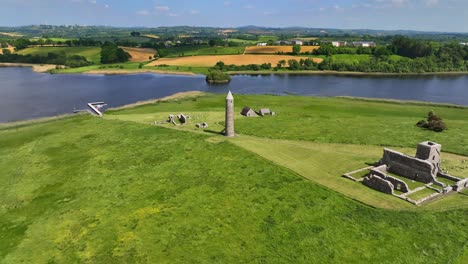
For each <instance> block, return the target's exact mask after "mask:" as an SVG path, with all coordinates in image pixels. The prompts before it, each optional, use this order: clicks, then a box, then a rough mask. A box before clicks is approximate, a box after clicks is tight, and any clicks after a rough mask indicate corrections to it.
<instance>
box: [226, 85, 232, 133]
mask: <svg viewBox="0 0 468 264" xmlns="http://www.w3.org/2000/svg"><path fill="white" fill-rule="evenodd" d="M225 121H226V127H225V129H224V135H225V136H226V137H233V136H234V97H233V96H232V93H231V91H229V92H228V94H227V96H226V120H225Z"/></svg>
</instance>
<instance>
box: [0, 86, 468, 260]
mask: <svg viewBox="0 0 468 264" xmlns="http://www.w3.org/2000/svg"><path fill="white" fill-rule="evenodd" d="M235 97H236V105H237V106H238V107H239V109H236V110H239V111H240V108H241V107H242V106H243V105H244V104H249V105H251V106H252V107H256V106H257V105H265V103H266V102H276V104H277V105H274V106H275V108H276V106H279V103H280V99H282V100H284V101H283V104H285V103H286V102H288V105H289V107H291V108H293V109H294V107H295V106H294V103H295V102H296V103H297V102H298V101H299V102H300V101H301V100H299V99H298V97H292V96H290V97H274V96H238V95H235ZM334 100H336V101H334ZM306 101H307V102H309V103H310V104H312V105H316V104H318V105H319V106H322V107H323V105H321V104H320V103H322V104H325V103H326V104H329V105H330V106H332V105H334V106H335V108H336V109H338V115H339V114H340V111H339V109H340V107H344V106H346V105H347V106H348V107H350V108H352V106H353V105H354V103H356V101H352V100H345V99H324V98H321V99H319V98H304V101H303V102H302V103H303V104H304V103H305V102H306ZM358 102H359V103H361V104H365V103H367V106H368V107H369V109H368V110H367V111H372V110H373V108H377V109H387V110H388V108H389V107H390V108H391V106H401V105H393V104H388V103H379V104H377V105H374V104H376V103H374V102H363V101H358ZM223 103H224V96H222V95H208V96H206V97H198V98H191V99H179V100H173V101H169V102H160V103H156V104H149V105H144V106H141V107H136V108H131V109H124V110H116V111H112V112H109V113H108V114H107V115H106V117H105V118H102V119H101V118H94V117H90V116H77V117H72V118H67V119H63V120H57V121H54V120H50V121H48V122H46V123H40V124H31V125H23V126H17V127H4V128H2V129H0V168H2V169H1V170H0V230H1V231H0V241H2V243H0V262H1V263H21V262H22V263H213V262H217V263H258V262H263V263H314V262H316V261H317V260H320V263H447V262H449V261H450V262H451V261H453V262H458V263H465V262H466V256H467V254H466V250H467V249H466V241H467V239H468V230H467V229H466V226H467V225H468V219H467V218H466V215H467V213H468V209H466V207H464V206H466V205H467V204H466V201H467V198H468V197H467V196H465V195H461V194H454V195H451V196H449V197H447V198H444V199H440V200H437V201H434V202H433V203H429V204H427V205H424V206H423V207H421V208H419V207H416V206H413V205H411V204H409V203H407V202H404V201H401V200H399V199H396V198H395V197H392V196H390V195H384V194H382V193H379V192H377V191H374V190H371V189H369V188H367V187H365V186H363V185H362V184H359V183H355V182H353V181H350V180H347V179H344V178H342V177H340V174H341V173H342V172H347V171H351V170H354V169H357V168H359V167H364V166H366V165H365V163H366V162H373V161H375V160H376V159H377V158H379V157H380V155H381V147H380V146H372V145H362V146H358V145H343V144H341V142H337V143H333V144H328V143H326V144H325V143H320V142H312V141H309V142H304V141H292V140H270V139H268V138H263V139H262V138H256V137H249V136H245V135H241V136H239V137H236V138H233V139H231V140H226V139H225V138H224V137H221V136H218V135H216V134H213V133H204V134H203V132H200V131H199V132H200V133H190V132H194V131H195V130H194V128H193V127H191V126H189V125H187V126H186V127H182V126H180V127H177V129H167V128H169V127H171V126H167V125H166V127H157V126H154V125H150V124H151V123H152V122H154V121H156V120H159V119H161V118H164V119H165V115H166V114H167V113H180V112H183V113H187V114H190V115H191V116H192V117H193V121H198V120H207V121H208V122H209V125H210V128H212V130H214V131H216V130H219V129H220V128H221V127H222V123H218V124H216V122H217V120H219V119H222V115H223V111H222V105H223ZM268 106H270V105H268ZM414 107H415V106H414ZM419 107H421V108H424V107H425V106H419ZM272 108H273V107H272ZM318 108H320V107H318ZM306 109H307V108H306ZM274 110H276V109H274ZM354 111H356V110H354ZM460 111H465V110H460ZM332 112H334V111H332V110H330V113H332ZM277 113H278V115H277V116H276V117H271V118H270V117H269V118H241V117H239V116H238V115H237V117H238V118H237V120H236V129H237V131H238V132H239V133H243V132H244V130H247V129H246V128H245V127H244V126H242V125H240V124H242V123H243V122H246V124H250V125H252V124H255V123H263V125H264V126H268V125H269V126H270V127H269V128H268V129H270V130H272V131H275V130H276V129H278V128H281V126H278V125H274V126H272V125H271V124H272V123H268V122H267V123H265V121H264V120H274V119H275V118H277V117H280V114H281V113H280V112H277ZM283 114H284V112H283ZM320 114H323V113H320ZM381 114H382V112H379V111H377V112H376V113H375V117H374V118H376V119H378V118H379V117H380V115H381ZM389 116H390V114H388V115H386V117H389ZM448 116H450V115H448ZM116 119H121V120H116ZM448 119H450V118H448ZM304 120H306V118H304ZM332 120H335V122H336V120H337V119H332ZM338 120H339V119H338ZM389 120H392V119H391V118H389ZM130 121H132V122H130ZM238 124H239V125H238ZM391 124H394V123H391ZM171 128H173V127H171ZM178 129H181V130H182V131H180V130H178ZM265 129H266V128H265ZM303 129H305V130H313V129H314V128H313V126H304V127H303ZM183 130H185V131H183ZM262 131H264V130H262ZM381 135H382V134H381ZM384 135H385V134H384ZM355 136H356V134H353V133H350V137H351V138H353V137H355ZM390 136H391V135H390ZM370 142H375V141H372V140H371V141H370ZM403 143H404V142H403ZM411 147H414V146H412V145H411ZM400 150H401V149H400ZM403 150H405V149H403ZM407 150H408V151H409V149H407ZM444 154H445V153H444ZM457 157H458V156H457ZM356 167H357V168H356ZM337 173H338V175H336V174H337ZM315 182H317V183H319V184H316V183H315ZM323 186H325V187H323ZM335 188H337V189H335ZM360 190H362V191H364V192H365V195H366V196H367V199H369V200H374V202H378V203H380V204H387V205H388V208H392V209H398V210H384V209H376V208H373V207H370V206H367V205H365V204H363V203H361V202H359V201H356V200H354V199H349V198H347V196H350V197H352V195H351V194H352V193H358V192H359V191H360ZM340 192H349V193H348V194H347V196H344V195H342V194H340ZM355 199H356V198H355ZM462 202H465V205H463V204H462V206H461V207H460V204H461V203H462ZM457 206H458V207H457ZM450 208H459V209H456V210H454V209H450ZM401 209H405V210H401ZM441 210H443V212H442V211H441ZM402 245H405V246H402Z"/></svg>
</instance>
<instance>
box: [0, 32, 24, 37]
mask: <svg viewBox="0 0 468 264" xmlns="http://www.w3.org/2000/svg"><path fill="white" fill-rule="evenodd" d="M0 35H4V36H7V37H22V36H23V35H21V34H18V33H14V32H0Z"/></svg>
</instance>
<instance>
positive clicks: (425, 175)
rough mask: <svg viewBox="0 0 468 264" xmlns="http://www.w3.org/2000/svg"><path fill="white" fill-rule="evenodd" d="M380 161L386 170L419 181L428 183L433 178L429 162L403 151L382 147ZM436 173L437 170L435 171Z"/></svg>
mask: <svg viewBox="0 0 468 264" xmlns="http://www.w3.org/2000/svg"><path fill="white" fill-rule="evenodd" d="M382 163H383V164H385V165H387V167H388V171H389V172H392V173H395V174H398V175H401V176H403V177H405V178H408V179H412V180H415V181H419V182H424V183H430V182H432V181H434V180H435V175H433V174H432V173H433V171H434V169H433V166H432V164H431V163H430V162H427V161H424V160H420V159H417V158H413V157H410V156H407V155H405V154H403V153H400V152H396V151H393V150H389V149H384V155H383V158H382ZM435 173H437V172H435Z"/></svg>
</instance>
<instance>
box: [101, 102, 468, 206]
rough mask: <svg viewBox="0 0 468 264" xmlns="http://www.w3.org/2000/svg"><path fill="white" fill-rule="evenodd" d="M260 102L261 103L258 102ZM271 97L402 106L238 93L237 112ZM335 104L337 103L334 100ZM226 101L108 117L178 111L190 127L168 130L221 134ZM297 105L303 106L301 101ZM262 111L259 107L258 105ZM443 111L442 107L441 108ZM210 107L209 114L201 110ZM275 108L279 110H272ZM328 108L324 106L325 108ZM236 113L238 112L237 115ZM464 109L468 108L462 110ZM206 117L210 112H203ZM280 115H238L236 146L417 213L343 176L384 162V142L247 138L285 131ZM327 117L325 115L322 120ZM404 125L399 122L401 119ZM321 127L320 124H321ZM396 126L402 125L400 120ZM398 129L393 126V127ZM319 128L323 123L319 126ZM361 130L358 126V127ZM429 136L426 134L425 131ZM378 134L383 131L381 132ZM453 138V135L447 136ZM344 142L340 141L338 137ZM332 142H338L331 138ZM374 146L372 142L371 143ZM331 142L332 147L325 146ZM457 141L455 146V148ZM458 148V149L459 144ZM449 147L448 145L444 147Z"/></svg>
mask: <svg viewBox="0 0 468 264" xmlns="http://www.w3.org/2000/svg"><path fill="white" fill-rule="evenodd" d="M245 98H250V99H252V100H254V101H255V102H256V103H257V104H252V103H245V102H244V101H243V100H244V99H245ZM253 98H256V99H257V100H255V99H253ZM260 98H261V99H266V98H268V101H269V102H270V103H272V102H273V101H275V100H278V101H281V100H284V101H283V104H285V102H286V101H288V102H294V99H298V98H300V99H301V100H305V101H310V102H312V101H313V102H315V103H314V104H315V105H320V103H319V102H322V103H323V102H325V101H326V102H328V103H329V104H330V105H334V106H335V108H333V110H330V114H331V113H334V114H336V113H337V111H336V109H337V108H336V107H337V106H348V107H349V106H351V105H352V104H354V103H359V104H360V105H362V106H364V105H366V106H367V107H366V111H374V109H372V106H373V105H374V107H375V108H376V109H380V110H382V109H383V108H386V107H389V106H401V105H399V104H390V103H385V102H379V103H376V102H366V101H360V100H350V99H338V98H304V97H293V96H288V97H277V96H239V95H236V105H237V106H238V107H239V109H237V110H238V111H239V112H240V108H241V107H242V106H244V105H249V106H254V105H258V107H268V106H271V105H266V104H262V103H261V99H260ZM330 100H332V101H330ZM222 101H223V98H222V96H220V95H208V96H206V97H202V98H192V99H187V100H178V101H176V102H172V103H167V102H164V103H158V104H153V105H144V106H141V107H137V108H132V109H126V110H121V111H117V112H110V113H108V115H107V116H106V118H110V119H119V120H126V121H134V122H139V123H143V124H153V123H154V122H155V121H164V120H166V119H167V116H168V115H169V114H177V113H184V114H188V115H190V116H192V117H193V119H192V120H190V124H189V125H186V126H174V125H170V124H165V125H163V126H165V127H168V128H176V129H182V130H186V131H192V132H202V130H199V129H197V128H195V123H199V122H207V123H208V124H209V125H210V128H209V130H210V132H220V131H221V130H222V129H223V124H224V120H223V119H224V112H223V109H222V104H221V107H220V104H219V102H222ZM295 103H296V104H297V102H295ZM296 104H294V106H293V105H291V106H290V107H289V111H294V108H295V105H296ZM412 106H414V107H420V108H423V107H425V106H419V105H412ZM255 108H256V107H255ZM441 108H442V107H441ZM202 109H205V112H203V111H201V110H202ZM272 109H275V108H272ZM322 109H323V107H322ZM237 110H236V111H237ZM457 110H463V111H466V110H464V109H457ZM203 113H204V114H203ZM277 113H278V115H277V116H274V117H264V118H262V117H258V118H245V117H242V116H240V115H236V118H237V119H236V130H237V132H238V133H240V134H243V135H242V136H241V137H240V138H236V139H234V141H233V142H234V143H235V144H237V145H239V146H241V147H243V148H245V149H247V150H249V151H252V152H254V153H256V154H258V155H260V156H262V157H264V158H266V159H268V160H270V161H273V162H274V163H275V164H278V165H280V166H284V167H287V168H289V169H291V170H293V171H295V172H296V173H298V174H300V175H301V176H303V177H305V178H308V179H310V180H313V181H315V182H317V183H320V184H321V185H323V186H326V187H328V188H331V189H333V190H336V191H339V192H340V193H343V194H345V195H347V196H349V197H352V198H353V199H356V200H359V201H361V202H363V203H367V204H370V205H372V206H375V207H381V208H387V209H399V210H401V209H414V206H412V205H410V204H409V203H407V202H404V201H401V200H400V199H397V198H395V197H392V196H388V195H385V194H382V193H379V192H374V191H369V189H368V188H367V187H365V186H363V185H362V184H355V183H354V182H352V181H350V180H348V179H345V178H341V177H340V176H341V175H342V174H344V173H346V172H350V171H354V170H356V169H359V168H363V167H367V166H368V165H367V164H372V163H373V162H375V161H377V160H379V159H380V158H381V155H382V148H383V147H382V146H381V145H382V144H381V143H379V142H375V144H373V145H374V146H372V144H369V145H366V144H365V143H364V142H363V143H361V144H352V145H350V142H352V141H353V140H354V139H353V138H347V139H349V140H351V141H350V142H332V141H329V140H327V141H326V142H320V141H316V142H315V143H314V142H313V141H314V140H309V139H308V141H309V142H304V141H297V140H296V141H291V140H288V141H282V140H278V137H274V136H273V137H271V138H270V139H262V138H251V137H247V136H245V134H249V133H248V132H249V131H251V130H250V129H251V127H252V126H254V125H257V124H261V123H263V122H266V121H268V122H266V123H263V126H258V127H257V130H256V136H257V137H265V136H267V137H268V135H267V134H263V135H262V134H261V132H260V131H262V128H263V129H272V128H273V127H274V128H275V129H272V131H275V132H276V134H275V135H277V133H281V128H283V127H282V125H281V121H280V120H278V118H279V115H281V114H282V113H279V112H277ZM299 115H302V116H304V115H306V114H305V113H304V112H301V113H300V114H299ZM355 115H356V116H361V115H363V113H355ZM296 118H297V119H299V120H302V121H303V122H306V120H307V119H304V118H302V117H300V116H298V117H296ZM322 118H323V117H322ZM342 119H343V118H338V117H337V118H336V119H335V120H342ZM378 119H380V117H379V116H378V115H377V116H375V117H374V120H369V121H368V122H370V123H374V122H376V120H378ZM269 121H273V123H269ZM349 122H350V123H353V121H352V120H349ZM398 122H399V121H398ZM244 123H245V126H240V125H239V124H244ZM315 123H316V124H317V123H319V121H317V122H315ZM323 123H328V124H329V125H330V124H332V123H333V122H323ZM395 123H396V122H395ZM392 125H393V124H392ZM287 126H289V127H288V128H289V129H293V126H299V127H300V128H306V129H305V130H306V131H304V132H306V133H311V132H312V131H313V130H314V126H313V125H307V124H305V125H299V124H294V125H290V124H287ZM315 126H317V125H315ZM344 126H349V125H348V124H344ZM409 128H410V129H412V128H413V125H411V126H409ZM356 129H357V128H356ZM343 132H344V133H348V135H349V137H351V136H354V135H358V136H361V134H351V133H349V132H348V131H343ZM422 132H426V131H422ZM375 133H378V131H376V132H375ZM287 137H289V138H294V135H293V134H288V136H287ZM447 137H450V136H449V135H447ZM337 138H338V137H337ZM369 138H370V137H369V136H368V135H367V138H363V139H362V140H368V139H369ZM330 139H332V138H330ZM379 139H384V138H383V137H379ZM395 141H397V140H396V139H395ZM369 142H370V141H369ZM324 143H326V144H324ZM336 143H346V144H336ZM455 143H456V142H454V144H455ZM416 144H417V143H415V145H412V144H408V145H406V146H403V147H406V148H401V147H402V146H399V147H396V148H395V149H396V150H398V151H402V152H404V153H406V154H409V155H414V154H415V148H414V147H415V146H416ZM454 146H457V145H454ZM444 148H445V147H444ZM443 159H444V162H445V163H443V164H452V166H455V164H457V163H460V161H461V160H463V159H466V157H465V156H458V155H454V154H450V153H445V152H444V153H443ZM462 175H468V171H467V170H466V169H464V170H460V171H459V174H456V175H455V176H461V177H466V176H462ZM395 177H397V178H399V179H402V180H404V181H405V182H407V184H408V186H409V187H410V189H415V188H417V187H421V186H424V184H423V183H420V182H415V181H411V180H409V179H406V178H403V177H400V176H396V175H395ZM457 198H458V199H456V200H457V204H456V206H457V207H458V206H465V207H468V199H465V198H464V197H462V196H457ZM450 206H453V204H450V205H447V204H444V203H440V206H439V207H437V208H436V209H444V208H445V209H447V208H450Z"/></svg>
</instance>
